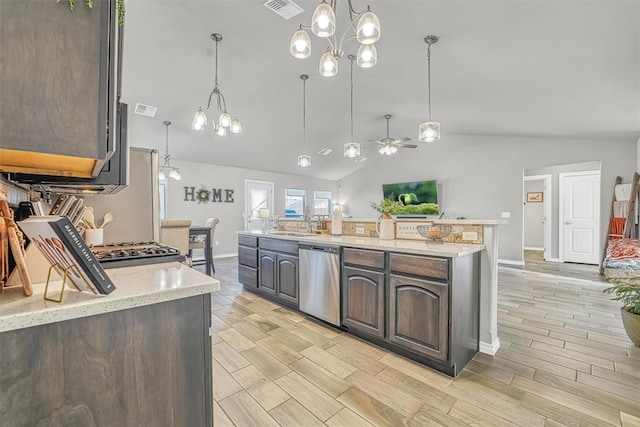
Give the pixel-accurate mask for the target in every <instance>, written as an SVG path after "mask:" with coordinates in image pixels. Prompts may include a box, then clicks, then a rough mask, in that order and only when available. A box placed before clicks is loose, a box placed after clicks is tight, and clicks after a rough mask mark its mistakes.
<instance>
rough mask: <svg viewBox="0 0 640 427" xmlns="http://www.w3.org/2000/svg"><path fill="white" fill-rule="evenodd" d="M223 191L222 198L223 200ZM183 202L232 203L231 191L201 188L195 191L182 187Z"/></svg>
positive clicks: (191, 188)
mask: <svg viewBox="0 0 640 427" xmlns="http://www.w3.org/2000/svg"><path fill="white" fill-rule="evenodd" d="M223 191H224V198H223ZM184 201H185V202H198V203H209V202H213V203H216V202H218V203H223V202H224V203H233V202H234V200H233V190H229V189H226V188H225V189H224V190H223V189H222V188H212V189H210V190H209V189H208V188H204V186H201V187H200V188H199V189H197V190H196V187H184Z"/></svg>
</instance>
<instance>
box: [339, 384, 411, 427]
mask: <svg viewBox="0 0 640 427" xmlns="http://www.w3.org/2000/svg"><path fill="white" fill-rule="evenodd" d="M337 400H338V402H340V403H342V404H343V405H344V406H346V407H347V408H349V409H351V410H352V411H353V412H354V413H356V414H358V415H359V416H361V417H362V418H364V419H366V420H367V421H369V422H370V423H371V424H373V425H375V426H388V427H393V426H402V425H406V424H407V422H408V421H409V420H408V419H407V417H405V416H403V415H401V414H400V413H398V412H397V411H396V410H395V409H393V408H390V407H388V406H387V405H385V404H384V403H382V402H380V401H379V400H376V399H374V398H373V397H371V396H369V395H368V394H367V393H365V392H363V391H362V390H359V389H357V388H356V387H351V388H350V389H349V390H347V391H345V392H344V393H342V394H341V395H340V396H339V397H338V399H337Z"/></svg>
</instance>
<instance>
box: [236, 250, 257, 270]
mask: <svg viewBox="0 0 640 427" xmlns="http://www.w3.org/2000/svg"><path fill="white" fill-rule="evenodd" d="M238 263H239V264H241V265H246V266H247V267H253V268H258V249H256V248H248V247H246V246H238Z"/></svg>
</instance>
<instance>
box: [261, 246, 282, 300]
mask: <svg viewBox="0 0 640 427" xmlns="http://www.w3.org/2000/svg"><path fill="white" fill-rule="evenodd" d="M277 257H278V254H276V253H275V252H269V251H263V250H260V251H258V278H259V279H258V280H259V281H258V289H259V290H260V292H261V293H266V294H269V295H271V296H276V281H277V280H278V279H277V269H276V263H277Z"/></svg>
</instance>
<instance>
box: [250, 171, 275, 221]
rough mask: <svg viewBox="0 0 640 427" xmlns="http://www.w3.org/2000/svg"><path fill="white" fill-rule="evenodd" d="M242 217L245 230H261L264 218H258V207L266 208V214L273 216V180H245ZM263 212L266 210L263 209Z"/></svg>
mask: <svg viewBox="0 0 640 427" xmlns="http://www.w3.org/2000/svg"><path fill="white" fill-rule="evenodd" d="M244 194H245V195H246V196H245V203H244V219H245V228H244V229H245V230H246V231H252V230H261V229H263V228H264V227H265V226H268V224H266V221H267V220H265V219H261V218H260V209H268V213H267V215H268V216H273V214H274V212H273V182H269V181H253V180H249V179H248V180H246V181H245V192H244ZM262 212H263V214H264V213H266V212H267V211H265V210H263V211H262Z"/></svg>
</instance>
